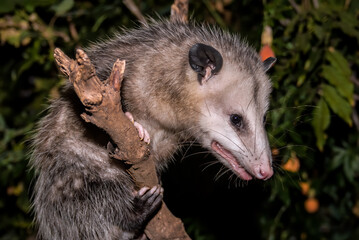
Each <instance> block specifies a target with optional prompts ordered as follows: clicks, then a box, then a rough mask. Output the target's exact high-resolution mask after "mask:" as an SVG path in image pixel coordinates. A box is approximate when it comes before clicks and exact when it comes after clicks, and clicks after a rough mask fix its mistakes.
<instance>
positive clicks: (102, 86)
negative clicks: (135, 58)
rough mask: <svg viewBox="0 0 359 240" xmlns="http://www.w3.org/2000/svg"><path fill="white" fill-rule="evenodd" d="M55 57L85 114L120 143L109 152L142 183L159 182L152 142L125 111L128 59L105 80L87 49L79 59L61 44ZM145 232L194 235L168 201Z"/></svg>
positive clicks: (117, 64)
mask: <svg viewBox="0 0 359 240" xmlns="http://www.w3.org/2000/svg"><path fill="white" fill-rule="evenodd" d="M54 57H55V60H56V63H57V65H58V66H59V69H60V70H61V72H63V73H64V74H65V75H66V76H68V77H69V81H70V82H71V83H72V84H73V86H74V89H75V92H76V94H77V96H78V97H79V99H80V100H81V102H82V104H83V105H84V106H85V110H86V112H85V113H82V114H81V117H82V118H83V119H84V120H85V121H87V122H91V123H93V124H95V125H96V126H97V127H99V128H102V129H104V130H105V131H106V132H107V133H108V134H109V135H110V137H111V138H112V140H113V142H114V143H115V145H116V146H117V147H116V148H114V147H113V146H112V145H111V144H109V146H108V150H109V151H110V152H109V155H110V156H111V157H112V158H115V159H118V160H121V161H124V162H125V163H126V164H128V165H130V168H129V170H128V171H129V173H130V176H132V177H133V179H134V181H135V183H136V185H137V186H138V187H143V186H155V185H158V183H159V180H158V178H157V174H156V168H155V163H154V160H153V158H152V155H151V154H150V150H149V146H148V145H147V144H145V143H144V142H143V141H141V140H140V139H139V138H138V133H137V130H136V128H135V127H134V126H133V124H132V123H131V122H130V120H129V119H128V118H127V117H126V116H125V114H124V113H123V111H122V106H121V94H120V89H121V83H122V80H123V73H124V71H125V61H120V60H118V59H117V60H116V62H115V64H114V66H113V68H112V72H111V74H110V76H109V78H108V79H107V80H106V81H104V82H101V81H100V79H99V78H98V77H97V76H96V71H95V68H94V66H93V65H92V63H91V61H90V59H89V58H88V56H87V55H86V53H85V52H84V51H83V50H81V49H78V50H77V51H76V60H72V59H70V58H69V57H68V56H66V55H65V54H64V53H63V52H62V51H61V50H60V49H58V48H57V49H55V53H54ZM145 233H146V235H147V237H149V238H150V239H187V240H188V239H190V238H189V237H188V235H187V233H186V232H185V230H184V226H183V223H182V222H181V220H180V219H178V218H176V217H174V216H173V215H172V214H171V212H170V211H169V210H168V208H167V206H166V205H165V204H164V203H163V204H162V207H161V209H160V210H159V212H158V213H157V214H156V215H155V216H154V218H153V219H152V220H151V221H150V222H149V223H148V225H147V227H146V229H145Z"/></svg>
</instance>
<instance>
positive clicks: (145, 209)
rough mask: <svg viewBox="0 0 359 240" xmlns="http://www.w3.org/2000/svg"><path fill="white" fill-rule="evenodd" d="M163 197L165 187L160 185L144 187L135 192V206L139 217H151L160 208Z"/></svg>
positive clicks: (146, 219) (146, 218)
mask: <svg viewBox="0 0 359 240" xmlns="http://www.w3.org/2000/svg"><path fill="white" fill-rule="evenodd" d="M162 198H163V188H162V187H161V186H160V185H157V186H154V187H152V188H148V187H143V188H141V189H140V190H139V191H138V192H136V194H135V199H134V207H135V209H136V212H137V213H138V215H139V217H140V218H142V219H143V220H144V221H148V220H150V219H151V217H152V216H153V214H154V213H155V212H156V211H157V210H158V209H159V207H160V205H161V203H162Z"/></svg>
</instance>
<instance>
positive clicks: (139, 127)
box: [125, 112, 151, 144]
mask: <svg viewBox="0 0 359 240" xmlns="http://www.w3.org/2000/svg"><path fill="white" fill-rule="evenodd" d="M125 115H126V117H128V119H130V121H131V122H132V123H133V125H134V126H135V127H136V129H137V131H138V136H139V137H140V139H141V140H143V141H144V142H145V143H147V144H150V141H151V138H150V134H149V133H148V131H147V130H146V129H145V128H144V127H143V126H142V125H141V124H139V123H138V122H136V121H135V120H134V118H133V115H132V114H131V113H130V112H125Z"/></svg>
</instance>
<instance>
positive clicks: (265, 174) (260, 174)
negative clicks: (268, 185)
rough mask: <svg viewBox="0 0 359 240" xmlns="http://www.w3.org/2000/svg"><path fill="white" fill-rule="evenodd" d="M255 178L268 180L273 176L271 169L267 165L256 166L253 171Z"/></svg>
mask: <svg viewBox="0 0 359 240" xmlns="http://www.w3.org/2000/svg"><path fill="white" fill-rule="evenodd" d="M253 173H254V175H255V177H256V178H258V179H261V180H268V179H269V178H271V177H272V176H273V168H272V166H270V165H269V164H265V165H261V164H260V165H256V166H255V167H254V169H253Z"/></svg>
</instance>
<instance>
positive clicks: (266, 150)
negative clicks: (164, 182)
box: [31, 20, 275, 240]
mask: <svg viewBox="0 0 359 240" xmlns="http://www.w3.org/2000/svg"><path fill="white" fill-rule="evenodd" d="M85 52H86V53H87V54H88V56H89V58H90V59H91V61H92V63H93V64H94V65H95V68H96V73H97V75H98V76H99V78H100V79H102V80H104V79H106V78H107V77H108V76H109V74H110V72H111V68H112V65H113V63H114V62H115V60H116V59H118V58H119V59H122V60H126V71H125V75H124V82H123V85H122V88H121V95H122V100H123V106H124V109H125V111H126V112H127V113H126V115H127V116H128V117H129V118H131V120H132V119H133V120H134V121H135V124H136V127H137V128H138V129H139V135H141V138H144V141H146V142H148V143H149V144H150V148H151V154H153V155H154V157H155V160H156V167H157V170H158V172H159V173H160V172H161V171H164V170H165V169H166V168H167V165H168V163H169V162H170V161H171V159H172V157H171V156H172V155H173V154H174V153H175V152H176V151H177V150H178V148H180V147H181V143H182V142H183V141H186V140H188V139H193V140H195V141H197V142H199V143H200V144H201V145H202V146H203V147H204V148H206V149H208V150H210V151H211V152H212V153H213V154H214V155H215V156H216V157H217V159H218V160H219V161H220V162H221V163H222V164H224V165H225V166H226V167H228V168H229V169H231V170H232V171H233V172H234V173H235V174H236V175H237V176H238V177H239V178H241V179H242V180H244V181H248V180H251V179H253V178H257V179H262V180H267V179H269V178H270V177H271V176H272V175H273V169H272V158H271V152H270V147H269V143H268V139H267V135H266V131H265V128H264V124H265V115H266V111H267V109H268V106H269V95H270V92H271V82H270V79H269V77H268V76H267V75H266V71H267V70H268V69H269V68H270V67H271V65H272V64H273V63H274V61H275V59H274V58H269V59H267V60H265V61H264V62H262V61H261V60H260V57H259V56H258V54H257V53H256V51H255V50H254V49H253V48H251V47H250V46H249V45H248V44H247V43H246V42H245V41H243V40H242V39H241V38H240V37H239V36H238V35H234V34H230V33H227V32H224V31H222V30H220V29H218V28H216V27H210V26H208V25H206V24H202V25H201V24H197V23H190V24H184V23H181V22H169V21H166V20H159V21H152V22H151V23H149V24H144V25H142V26H140V27H138V28H135V29H133V30H125V31H124V32H123V33H121V34H120V33H117V34H115V36H113V37H112V38H109V39H107V40H102V41H101V42H98V43H95V44H92V45H91V46H90V47H88V48H87V49H85ZM82 112H84V107H83V106H82V104H81V103H80V101H79V99H78V98H77V96H76V94H75V93H74V90H73V88H72V87H71V86H70V84H68V85H67V86H66V87H65V88H64V91H63V92H62V95H61V97H60V98H58V99H57V100H54V101H53V102H52V103H51V105H50V107H49V110H48V114H47V116H45V117H44V118H43V119H42V120H41V121H40V122H39V125H38V128H37V133H36V135H35V137H34V141H33V153H32V160H31V165H32V167H33V168H34V169H35V171H36V173H37V178H36V182H35V186H34V197H33V209H34V212H35V220H36V225H37V226H38V239H52V240H57V239H135V238H137V237H144V238H145V236H144V235H143V229H144V228H145V226H146V223H147V222H148V220H150V219H151V216H152V215H153V213H154V212H155V211H156V209H157V208H158V207H159V205H160V202H161V200H162V191H163V190H162V189H161V187H160V186H155V187H152V188H151V189H150V188H142V189H136V187H135V183H134V182H133V181H132V179H131V177H130V176H129V174H128V173H127V172H126V166H125V165H124V164H122V163H121V162H119V161H117V160H113V159H111V158H110V157H109V155H108V151H107V149H106V147H105V146H106V144H107V143H108V142H109V141H110V139H109V136H108V135H107V134H106V133H105V132H103V131H102V130H101V129H98V128H96V127H95V126H94V125H91V124H89V123H86V122H84V121H83V120H82V119H81V117H80V114H81V113H82Z"/></svg>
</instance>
